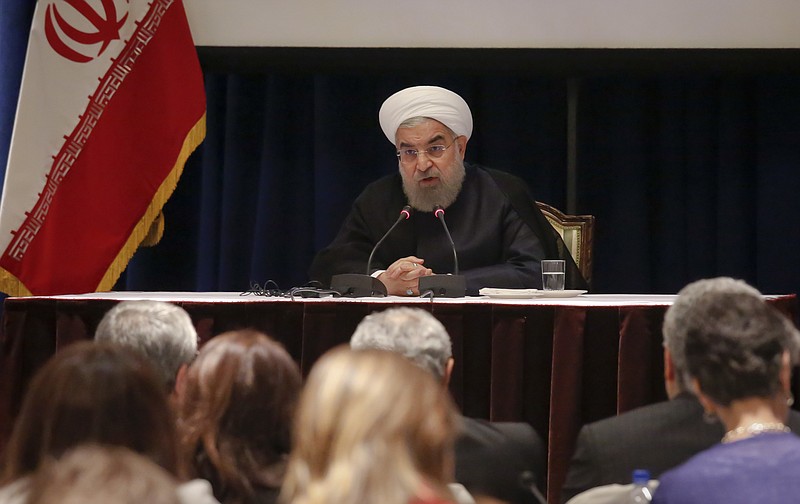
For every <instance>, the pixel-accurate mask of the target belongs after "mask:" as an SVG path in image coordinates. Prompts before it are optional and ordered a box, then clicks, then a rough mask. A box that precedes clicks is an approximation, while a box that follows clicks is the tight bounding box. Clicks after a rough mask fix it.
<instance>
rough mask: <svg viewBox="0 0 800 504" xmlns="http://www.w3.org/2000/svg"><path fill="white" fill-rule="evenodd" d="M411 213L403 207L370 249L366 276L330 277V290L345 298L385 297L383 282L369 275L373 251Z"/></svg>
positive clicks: (348, 274)
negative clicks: (390, 225)
mask: <svg viewBox="0 0 800 504" xmlns="http://www.w3.org/2000/svg"><path fill="white" fill-rule="evenodd" d="M411 213H412V210H411V207H410V206H409V205H406V206H404V207H403V209H402V210H400V215H398V216H397V220H396V221H394V224H392V227H390V228H389V230H388V231H386V233H384V235H383V236H382V237H381V239H380V240H378V242H377V243H376V244H375V246H374V247H372V251H371V252H370V253H369V259H367V274H366V275H360V274H358V273H343V274H340V275H333V277H331V290H335V291H337V292H339V294H341V295H342V296H346V297H370V296H377V297H383V296H386V295H387V294H388V293H387V292H386V286H385V285H384V284H383V282H381V281H380V280H378V279H377V278H374V277H373V276H372V275H370V273H371V270H372V258H373V256H375V251H376V250H378V247H380V245H381V243H383V240H385V239H386V237H387V236H389V234H390V233H391V232H392V231H393V230H394V228H396V227H397V225H398V224H400V222H402V221H404V220H408V219H410V218H411Z"/></svg>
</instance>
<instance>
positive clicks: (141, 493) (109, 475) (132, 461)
mask: <svg viewBox="0 0 800 504" xmlns="http://www.w3.org/2000/svg"><path fill="white" fill-rule="evenodd" d="M177 488H178V483H177V481H176V480H175V478H173V477H172V476H171V475H170V474H169V473H168V472H167V471H165V470H164V469H163V468H162V467H159V466H158V465H157V464H156V463H154V462H153V461H151V460H150V459H148V458H147V457H144V456H142V455H139V454H138V453H135V452H133V451H131V450H129V449H127V448H123V447H121V446H101V445H93V444H87V445H82V446H79V447H77V448H74V449H72V450H70V451H68V452H67V453H66V454H65V455H64V456H63V457H61V458H60V459H59V460H57V461H56V460H51V461H49V462H47V463H45V464H43V465H42V467H41V468H40V469H39V470H38V471H37V472H36V473H35V475H34V477H33V480H32V482H31V485H30V489H31V490H30V495H29V497H28V500H27V504H141V503H147V504H179V503H180V499H179V498H178V492H177Z"/></svg>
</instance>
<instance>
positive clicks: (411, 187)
mask: <svg viewBox="0 0 800 504" xmlns="http://www.w3.org/2000/svg"><path fill="white" fill-rule="evenodd" d="M450 174H451V177H450V178H445V177H441V176H440V177H439V184H438V185H437V186H436V187H420V186H419V185H417V183H416V182H417V181H415V180H413V179H412V180H407V179H406V177H402V178H403V192H404V193H405V194H406V198H408V204H409V205H411V206H412V207H414V209H416V210H418V211H420V212H433V208H434V207H435V206H436V205H441V207H442V208H447V207H449V206H450V205H452V204H453V203H454V202H455V201H456V198H458V194H459V193H460V192H461V186H462V185H464V177H465V176H466V171H465V170H464V163H463V162H462V161H461V160H456V161H454V162H453V170H451V172H450Z"/></svg>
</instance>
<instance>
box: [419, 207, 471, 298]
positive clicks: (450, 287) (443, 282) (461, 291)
mask: <svg viewBox="0 0 800 504" xmlns="http://www.w3.org/2000/svg"><path fill="white" fill-rule="evenodd" d="M433 216H434V217H436V218H437V219H439V222H441V223H442V227H443V228H444V233H445V234H446V235H447V240H448V241H449V242H450V248H452V249H453V274H452V275H430V276H425V277H420V279H419V292H420V294H423V293H425V292H431V293H432V294H433V296H434V297H464V295H465V294H466V292H467V282H466V279H465V278H464V277H463V276H461V275H459V274H458V254H457V253H456V244H455V243H453V237H452V236H450V230H449V229H448V228H447V223H446V222H445V221H444V208H442V207H441V205H436V206H435V207H433Z"/></svg>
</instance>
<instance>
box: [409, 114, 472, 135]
mask: <svg viewBox="0 0 800 504" xmlns="http://www.w3.org/2000/svg"><path fill="white" fill-rule="evenodd" d="M428 121H436V122H438V123H439V124H441V125H442V126H444V129H445V130H447V132H448V133H449V134H450V136H451V137H452V138H453V139H456V138H458V135H456V132H455V131H453V130H452V129H450V126H448V125H446V124H444V123H443V122H441V121H438V120H436V119H434V118H432V117H425V116H414V117H409V118H408V119H406V120H405V121H403V122H401V123H400V124H399V125H398V126H397V129H401V128H416V127H417V126H419V125H420V124H425V123H426V122H428Z"/></svg>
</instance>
